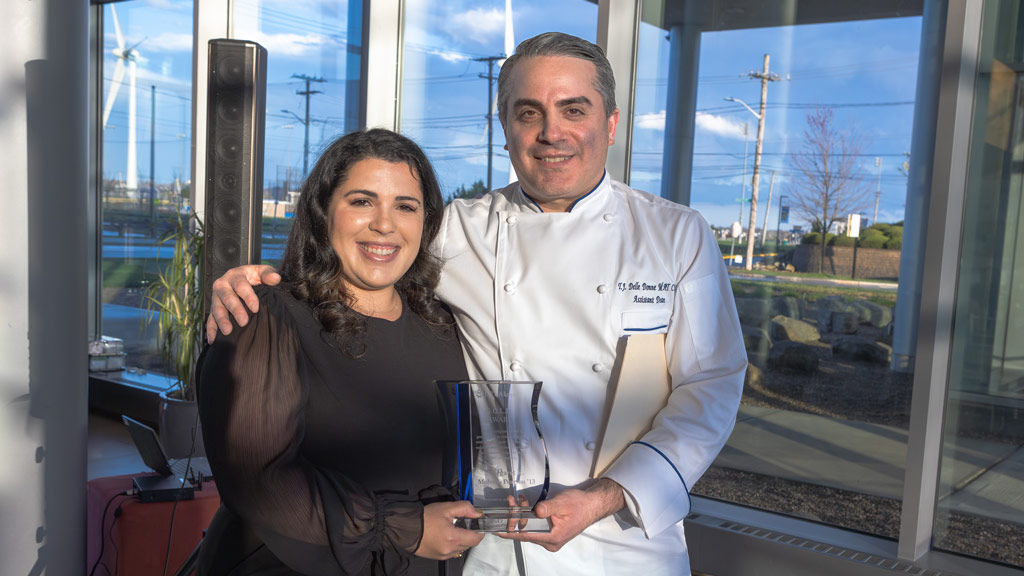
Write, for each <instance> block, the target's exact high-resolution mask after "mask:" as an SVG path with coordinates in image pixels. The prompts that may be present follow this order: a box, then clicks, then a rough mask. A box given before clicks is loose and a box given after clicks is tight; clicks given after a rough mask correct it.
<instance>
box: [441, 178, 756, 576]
mask: <svg viewBox="0 0 1024 576" xmlns="http://www.w3.org/2000/svg"><path fill="white" fill-rule="evenodd" d="M435 250H436V252H435V253H436V254H438V255H440V256H441V258H442V260H443V262H444V268H443V272H442V275H441V281H440V284H439V285H438V288H437V294H438V296H439V297H440V298H441V299H442V300H443V301H445V302H446V303H448V305H449V306H451V308H452V311H453V312H454V314H455V318H456V321H457V322H458V324H459V328H460V329H461V332H462V338H463V340H462V343H463V347H464V350H465V352H466V362H467V365H468V367H469V374H470V376H471V377H472V378H479V379H506V380H540V381H542V382H543V383H544V384H543V388H542V392H541V400H540V405H539V417H540V426H541V430H542V431H543V434H544V438H545V442H546V444H547V449H548V453H549V456H550V465H551V485H552V489H551V493H550V496H553V495H555V494H557V493H558V492H559V491H560V490H562V489H564V488H566V487H584V486H586V485H587V483H588V475H589V473H590V470H591V467H592V465H593V462H594V455H595V453H594V448H595V444H596V442H597V441H598V440H599V439H600V435H601V420H602V418H603V415H604V414H605V409H606V399H607V392H608V381H609V378H610V371H611V369H612V365H613V364H614V362H615V356H616V346H617V344H618V342H619V340H620V338H621V337H622V336H624V335H627V334H630V333H634V332H646V333H650V332H655V333H657V332H663V333H665V334H666V340H665V346H666V353H667V357H668V367H669V371H670V372H671V376H672V386H673V392H672V394H671V396H670V399H669V402H668V404H667V406H666V407H665V408H664V409H663V410H662V411H661V412H660V413H659V414H658V416H657V417H656V419H655V421H654V425H653V427H652V429H651V430H650V432H648V433H647V434H646V435H644V436H643V438H642V439H641V441H640V442H638V443H635V444H632V445H630V446H629V447H628V448H627V449H626V451H625V453H624V454H623V455H622V457H620V458H619V459H618V460H617V461H616V462H615V463H614V464H613V465H612V467H611V468H610V470H609V471H608V472H607V473H606V474H605V476H606V477H608V478H611V479H613V480H615V481H616V482H618V483H619V484H620V485H621V486H622V487H623V489H624V491H625V499H626V502H627V506H628V510H627V511H623V512H620V513H619V514H616V515H613V516H610V517H607V518H605V519H603V520H601V521H599V522H597V523H595V524H594V525H592V526H590V527H589V528H588V529H587V530H585V531H584V532H583V533H582V534H580V535H579V536H577V537H576V538H574V539H573V540H572V541H570V542H569V543H567V544H566V545H565V546H564V547H563V548H562V549H561V550H560V551H558V552H557V553H552V552H548V551H547V550H545V549H543V548H541V547H540V546H537V545H535V544H529V543H526V544H523V545H522V547H523V553H524V556H525V562H526V567H527V570H528V572H529V574H530V575H531V576H538V575H548V574H550V575H553V576H567V575H570V574H588V575H601V574H609V575H621V574H625V573H627V571H629V570H643V573H644V576H654V575H659V574H665V575H672V576H679V575H681V574H689V558H688V555H687V551H686V542H685V539H684V537H683V523H682V520H683V518H684V517H685V516H686V515H687V513H688V512H689V509H690V502H689V494H688V491H689V487H691V486H693V484H694V483H695V482H696V481H697V479H698V478H700V476H701V475H702V474H703V473H704V471H705V470H706V469H707V467H708V466H709V465H710V464H711V462H712V460H714V458H715V456H716V455H717V454H718V452H719V450H720V449H721V448H722V446H723V445H724V444H725V442H726V440H727V439H728V437H729V434H730V433H731V431H732V428H733V425H734V423H735V417H736V411H737V408H738V405H739V400H740V395H741V393H742V388H743V376H744V373H745V370H746V365H747V359H746V353H745V350H744V346H743V339H742V337H741V333H740V325H739V319H738V317H737V314H736V306H735V302H734V300H733V296H732V291H731V288H730V285H729V280H728V275H727V274H726V270H725V266H724V264H723V261H722V256H721V252H720V251H719V248H718V244H717V242H716V241H715V238H714V236H713V234H712V232H711V229H710V227H709V226H708V225H707V223H706V222H705V221H704V219H703V218H702V217H701V216H700V215H699V214H698V213H697V212H696V211H694V210H691V209H690V208H687V207H685V206H680V205H678V204H674V203H672V202H669V201H667V200H664V199H662V198H659V197H656V196H652V195H650V194H647V193H645V192H640V191H636V190H632V189H630V188H629V187H627V186H626V185H624V184H622V183H620V182H615V181H613V180H612V179H611V178H609V177H608V176H607V174H606V175H605V176H604V178H603V180H602V181H601V183H600V184H599V185H598V186H597V188H595V189H594V190H593V191H591V192H590V193H589V194H587V195H586V196H584V197H582V198H580V199H579V200H577V201H576V202H575V203H574V204H573V205H572V207H571V209H570V210H569V211H568V212H561V213H545V212H543V211H542V210H541V209H540V207H539V206H538V205H537V204H536V202H534V201H533V200H532V199H531V198H530V197H529V196H527V195H526V194H525V193H524V192H523V190H522V189H521V188H520V186H519V184H518V183H516V184H512V185H510V186H508V187H506V188H504V189H502V190H497V191H495V192H492V193H490V194H488V195H486V196H484V197H483V198H480V199H475V200H456V201H454V202H453V203H452V204H451V205H450V206H449V208H448V209H447V211H446V213H445V218H444V221H443V224H442V227H441V231H440V233H439V235H438V238H437V240H436V244H435ZM515 571H516V562H515V556H514V550H513V546H512V543H511V542H510V541H507V540H501V539H499V538H496V537H491V536H488V537H487V538H485V539H484V541H483V542H482V543H481V545H480V546H478V547H477V548H475V549H473V550H472V551H471V553H470V555H469V557H468V559H467V563H466V573H467V574H473V575H475V574H511V573H515Z"/></svg>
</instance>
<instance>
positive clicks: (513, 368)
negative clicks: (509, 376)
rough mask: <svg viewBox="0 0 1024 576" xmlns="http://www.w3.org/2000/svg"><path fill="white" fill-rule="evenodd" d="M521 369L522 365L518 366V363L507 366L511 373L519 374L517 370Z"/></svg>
mask: <svg viewBox="0 0 1024 576" xmlns="http://www.w3.org/2000/svg"><path fill="white" fill-rule="evenodd" d="M522 367H523V365H522V364H520V363H519V362H513V363H511V364H509V365H508V369H509V370H511V371H513V372H519V370H520V369H521V368H522Z"/></svg>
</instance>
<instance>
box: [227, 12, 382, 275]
mask: <svg viewBox="0 0 1024 576" xmlns="http://www.w3.org/2000/svg"><path fill="white" fill-rule="evenodd" d="M234 18H235V20H234V34H235V38H238V39H244V40H251V41H253V42H257V43H259V44H260V45H262V46H263V47H264V48H266V49H267V118H266V137H265V148H264V163H263V238H262V242H263V261H264V263H267V264H272V265H277V264H278V263H279V262H280V260H281V258H282V257H283V256H284V244H285V242H286V241H287V239H288V232H289V230H291V222H292V212H293V209H294V207H295V203H296V202H297V201H298V190H299V188H300V186H301V185H302V181H303V180H305V178H306V174H308V173H309V170H310V169H311V168H312V167H313V165H314V164H315V163H316V160H317V158H319V157H320V151H321V150H322V149H323V148H324V147H325V146H326V145H327V144H330V143H331V142H332V141H333V140H334V139H335V138H337V137H338V136H341V135H342V134H345V133H346V132H351V131H353V130H356V129H358V128H359V109H360V97H359V90H360V88H359V85H360V78H361V76H360V69H361V64H362V53H363V30H362V25H363V24H362V23H363V3H362V1H361V0H313V1H309V2H293V1H291V0H235V2H234Z"/></svg>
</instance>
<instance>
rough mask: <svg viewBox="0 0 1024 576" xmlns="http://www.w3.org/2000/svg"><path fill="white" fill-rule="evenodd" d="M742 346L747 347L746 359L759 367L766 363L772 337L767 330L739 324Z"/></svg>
mask: <svg viewBox="0 0 1024 576" xmlns="http://www.w3.org/2000/svg"><path fill="white" fill-rule="evenodd" d="M740 329H741V330H742V331H743V346H744V348H746V349H747V360H748V361H749V362H750V363H751V364H757V365H758V366H760V367H765V366H767V365H768V353H769V352H771V349H772V339H771V337H770V336H769V335H768V331H767V330H765V329H764V328H758V327H757V326H741V327H740Z"/></svg>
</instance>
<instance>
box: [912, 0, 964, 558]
mask: <svg viewBox="0 0 1024 576" xmlns="http://www.w3.org/2000/svg"><path fill="white" fill-rule="evenodd" d="M982 8H983V5H982V2H980V1H976V0H950V1H949V6H948V11H947V19H946V33H945V42H944V48H943V66H942V70H943V72H942V78H941V82H940V89H939V105H938V114H937V117H936V123H937V126H936V137H935V152H934V161H933V172H932V186H931V201H930V206H929V210H928V223H927V242H926V243H925V245H926V246H927V249H925V250H923V257H924V281H923V282H922V288H921V314H920V320H919V322H918V341H917V354H916V361H915V365H914V366H915V369H914V387H913V396H912V400H911V415H910V431H909V439H908V443H907V467H906V477H905V480H904V489H903V509H902V518H901V525H900V541H899V557H900V558H901V559H904V560H909V561H915V560H918V559H919V558H921V557H922V556H924V555H925V554H926V553H928V551H929V550H930V549H931V541H932V531H933V526H934V519H935V506H936V501H937V500H936V498H937V494H938V482H939V467H940V463H941V456H942V438H943V420H944V415H945V406H946V394H947V391H948V385H949V374H950V352H951V349H952V341H953V317H954V316H953V313H954V310H955V306H956V288H957V286H956V285H957V274H958V268H959V260H960V249H961V229H962V221H963V207H964V197H965V195H966V188H967V162H968V158H969V154H968V152H969V145H970V142H971V138H970V134H971V115H972V112H973V108H974V90H975V85H976V78H977V70H978V54H979V50H980V41H981V16H982Z"/></svg>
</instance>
